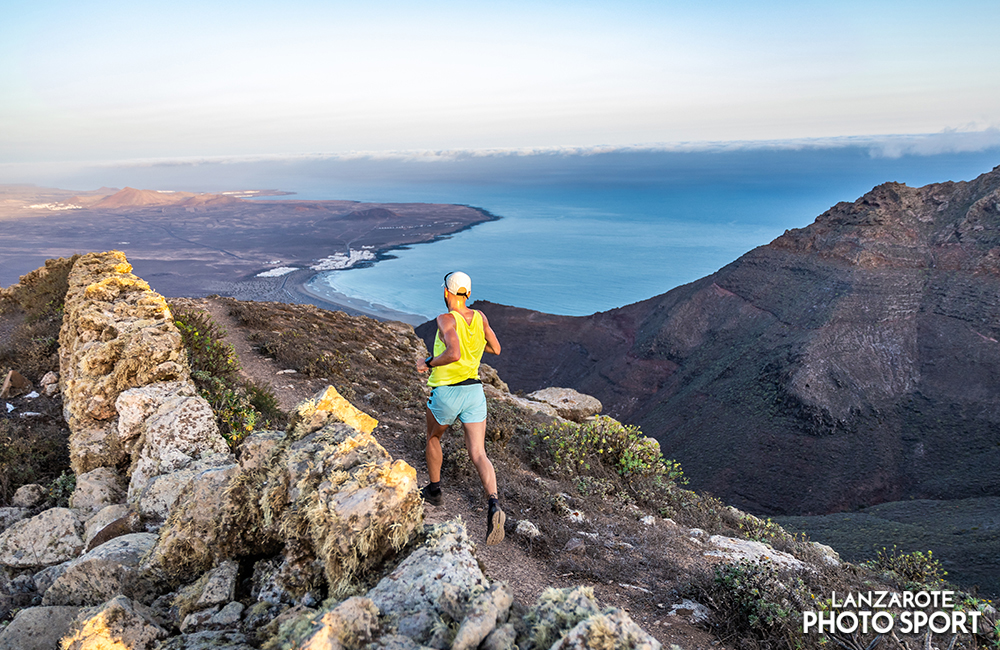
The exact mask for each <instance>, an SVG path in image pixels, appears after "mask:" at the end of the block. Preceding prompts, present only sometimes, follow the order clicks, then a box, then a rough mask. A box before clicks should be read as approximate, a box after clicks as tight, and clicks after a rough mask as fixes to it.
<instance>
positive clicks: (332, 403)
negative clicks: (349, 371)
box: [288, 386, 378, 440]
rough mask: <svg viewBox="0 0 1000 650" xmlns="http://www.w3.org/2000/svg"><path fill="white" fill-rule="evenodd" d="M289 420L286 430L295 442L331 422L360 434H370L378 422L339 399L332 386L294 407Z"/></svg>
mask: <svg viewBox="0 0 1000 650" xmlns="http://www.w3.org/2000/svg"><path fill="white" fill-rule="evenodd" d="M290 420H291V421H290V422H289V425H288V430H289V432H291V435H292V437H293V439H296V440H298V439H300V438H302V437H304V436H306V435H308V434H310V433H313V432H314V431H318V430H320V429H322V428H323V427H324V426H326V425H327V424H331V423H333V422H343V423H344V424H347V425H348V426H350V427H352V428H354V429H356V430H357V431H360V432H362V433H371V432H372V430H373V429H374V428H375V427H376V426H378V420H376V419H375V418H373V417H372V416H370V415H368V414H367V413H365V412H364V411H361V410H359V409H357V408H356V407H355V406H354V405H353V404H351V403H350V402H348V401H347V400H346V399H344V398H343V397H341V395H340V393H338V392H337V389H336V388H334V387H333V386H327V387H326V388H324V389H323V390H321V391H319V392H318V393H316V394H315V395H313V397H312V398H311V399H308V400H306V401H304V402H302V403H300V404H299V405H298V406H296V407H295V411H293V412H292V415H291V418H290Z"/></svg>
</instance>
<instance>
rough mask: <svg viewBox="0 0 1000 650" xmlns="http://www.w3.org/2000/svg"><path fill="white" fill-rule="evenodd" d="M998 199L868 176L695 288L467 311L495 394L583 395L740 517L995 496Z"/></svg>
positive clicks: (997, 179)
mask: <svg viewBox="0 0 1000 650" xmlns="http://www.w3.org/2000/svg"><path fill="white" fill-rule="evenodd" d="M998 188H1000V170H998V169H995V170H993V171H992V172H989V173H987V174H984V175H982V176H980V177H979V178H977V179H975V180H973V181H970V182H960V183H940V184H934V185H928V186H926V187H922V188H911V187H907V186H905V185H901V184H897V183H886V184H884V185H880V186H878V187H876V188H875V189H873V190H872V191H871V192H869V193H868V194H866V195H865V196H863V197H861V198H859V199H858V200H856V201H854V202H852V203H846V202H845V203H839V204H837V205H836V206H834V207H833V208H831V209H830V210H828V211H827V212H825V213H824V214H822V215H820V216H819V217H818V218H817V219H816V221H815V223H813V224H812V225H810V226H808V227H806V228H802V229H796V230H790V231H787V232H786V233H785V234H784V235H782V236H780V237H778V238H777V239H775V240H774V241H773V242H771V243H770V244H768V245H766V246H761V247H759V248H757V249H754V250H753V251H751V252H749V253H747V254H746V255H744V256H743V257H741V258H740V259H738V260H736V261H734V262H733V263H731V264H729V265H727V266H726V267H724V268H722V269H720V270H719V271H718V272H716V273H714V274H712V275H710V276H708V277H705V278H703V279H701V280H698V281H696V282H693V283H691V284H688V285H684V286H681V287H678V288H676V289H674V290H672V291H670V292H668V293H666V294H663V295H661V296H656V297H654V298H650V299H648V300H645V301H642V302H639V303H635V304H632V305H627V306H625V307H621V308H619V309H613V310H610V311H607V312H601V313H598V314H594V315H592V316H587V317H563V316H552V315H548V314H543V313H538V312H532V311H528V310H523V309H518V308H515V307H509V306H504V305H496V304H491V303H488V302H484V301H479V302H477V303H476V304H477V306H478V307H479V308H480V309H482V310H483V311H484V312H485V313H486V314H487V315H488V316H489V318H490V322H491V324H492V325H493V327H494V328H495V329H496V330H497V331H498V332H502V336H503V341H504V345H505V351H509V353H508V354H505V355H503V356H502V357H500V358H498V359H497V360H496V365H497V368H498V370H499V371H500V373H501V374H502V376H503V377H504V378H505V380H506V381H508V382H509V384H510V386H511V388H512V389H515V390H523V391H531V390H536V389H537V388H539V387H541V386H544V385H563V386H570V387H573V388H576V389H578V390H580V391H582V392H585V393H588V394H592V395H594V396H596V397H598V398H599V399H600V400H601V401H602V403H603V404H604V405H605V409H606V412H608V413H609V414H611V415H612V416H614V417H616V418H619V419H621V420H623V421H625V422H630V423H634V424H637V425H639V426H641V427H642V429H643V431H644V432H646V433H647V434H648V435H651V436H653V437H655V438H656V439H658V440H659V441H660V444H661V445H662V448H663V452H664V454H665V455H667V456H668V457H672V458H676V459H677V460H678V461H679V462H680V463H681V465H682V466H683V467H684V470H685V473H686V474H687V475H688V476H689V477H690V479H691V482H692V485H693V486H695V487H696V488H698V489H701V490H707V491H709V492H710V493H712V494H715V495H717V496H719V497H721V498H722V499H724V500H726V501H727V502H731V503H734V504H735V505H737V506H738V507H741V508H745V509H746V510H748V511H751V512H755V513H758V514H771V515H776V514H784V515H806V514H823V513H831V512H840V511H850V510H853V509H856V508H860V507H863V506H868V505H874V504H878V503H883V502H889V501H898V500H903V499H911V498H915V499H937V500H941V499H946V500H947V499H962V498H972V497H984V496H997V495H1000V426H998V425H1000V344H998V343H997V341H998V339H1000V297H998V296H1000V191H998ZM418 333H419V334H421V336H424V337H425V339H426V338H427V337H429V336H432V335H433V334H432V332H431V331H430V328H429V327H428V326H422V327H421V328H418Z"/></svg>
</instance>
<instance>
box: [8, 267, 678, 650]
mask: <svg viewBox="0 0 1000 650" xmlns="http://www.w3.org/2000/svg"><path fill="white" fill-rule="evenodd" d="M130 271H131V267H130V265H129V264H128V262H127V260H126V259H125V258H124V256H123V255H122V254H120V253H117V252H110V253H101V254H90V255H84V256H83V257H81V258H80V259H79V261H78V262H77V264H75V265H74V267H73V270H72V272H71V274H70V290H69V292H68V294H67V297H66V308H65V316H64V321H63V330H62V333H61V336H60V356H59V360H60V373H59V375H60V387H61V389H62V395H63V400H64V401H63V404H64V412H65V416H66V419H67V421H68V422H69V425H70V430H71V437H70V448H71V457H72V464H73V469H74V471H75V472H76V474H77V477H76V478H77V482H76V490H75V492H74V493H73V495H72V498H71V501H70V507H69V508H49V509H45V510H42V511H40V512H37V514H33V515H32V509H31V508H32V507H33V506H34V505H35V503H38V502H39V499H38V498H35V499H34V500H33V499H32V496H31V495H32V494H33V492H32V490H33V489H34V490H35V491H38V489H39V487H38V486H25V488H23V489H22V490H21V491H19V493H18V498H17V499H15V503H16V504H20V506H15V508H13V509H18V508H20V510H21V512H20V513H18V514H20V518H18V517H10V518H8V519H7V528H6V530H4V531H3V532H2V533H0V565H2V566H3V567H4V569H5V571H10V572H17V573H18V574H19V575H18V577H17V578H16V580H13V581H12V582H11V584H13V583H17V584H18V585H20V586H19V587H18V588H17V589H13V588H8V587H5V588H4V589H3V591H4V592H5V593H6V594H20V596H18V597H17V598H16V602H17V603H18V604H19V606H22V607H24V606H25V605H31V604H34V605H35V606H27V607H24V608H23V609H21V610H20V611H19V613H18V614H17V616H16V617H15V618H14V620H13V621H12V622H11V623H10V624H9V625H8V626H7V627H6V628H5V629H4V630H3V631H2V632H0V648H35V647H38V648H42V647H45V648H50V647H55V646H56V645H59V647H61V648H64V649H66V650H68V649H71V648H72V649H83V648H99V647H128V648H132V649H136V650H139V649H147V648H148V649H153V648H163V649H167V648H188V649H193V648H208V647H212V648H231V649H233V650H238V649H242V648H251V647H259V646H260V645H261V644H264V646H265V647H269V648H319V647H324V648H328V647H329V648H360V647H368V648H372V649H374V648H426V647H430V648H439V649H440V648H449V647H450V648H463V649H466V648H513V647H515V644H516V645H517V646H518V647H522V648H531V647H550V646H551V647H558V648H586V647H598V646H599V647H620V648H659V647H660V643H659V642H658V641H656V639H655V638H653V637H652V636H650V635H648V634H647V633H646V632H644V631H643V630H642V629H641V628H639V626H637V625H636V624H635V623H634V622H633V621H632V619H631V618H630V617H629V615H628V614H627V613H626V612H625V611H623V610H620V609H615V608H610V609H609V608H604V607H602V606H600V605H599V604H598V603H597V601H596V599H595V597H594V594H593V591H592V590H590V589H589V588H586V587H577V588H570V589H563V590H555V589H554V590H549V591H546V592H545V593H544V594H543V596H542V598H541V599H540V600H539V602H538V603H537V604H535V606H534V607H532V608H525V607H524V606H523V605H519V606H518V607H514V600H513V597H512V594H511V592H510V590H509V589H508V587H507V586H506V585H505V584H504V583H502V582H497V581H495V580H490V579H489V578H488V577H487V576H486V575H485V574H484V573H483V571H482V567H481V566H480V564H479V563H478V561H477V560H476V556H475V545H474V544H473V543H472V542H471V541H470V540H469V538H468V535H467V533H466V531H465V526H464V525H463V524H462V522H461V521H460V520H454V521H446V522H442V523H439V524H435V525H431V526H426V527H425V526H424V525H423V523H422V522H423V519H424V512H423V504H422V502H421V500H420V498H419V491H418V488H417V482H416V472H415V471H414V469H413V468H412V467H411V466H410V465H408V464H407V463H405V462H404V461H402V460H394V459H392V458H391V456H390V455H389V453H388V452H387V451H386V449H385V448H384V447H383V446H382V445H381V444H380V443H379V442H378V440H376V438H375V437H374V436H373V435H372V430H373V429H374V428H375V426H376V425H377V421H376V420H374V419H373V418H371V417H370V416H369V415H367V414H365V413H364V412H362V411H360V410H358V409H357V408H355V407H354V406H353V405H351V404H350V403H349V402H347V400H345V399H343V397H341V396H340V395H339V394H338V393H337V391H336V390H335V389H334V388H333V387H328V388H326V389H324V390H323V391H321V392H320V393H318V394H317V395H315V396H314V398H313V399H311V400H307V401H305V402H303V403H302V404H300V405H299V406H298V407H297V408H296V409H295V411H294V413H293V414H292V418H291V423H290V424H289V426H288V428H287V430H285V431H255V432H253V433H252V434H251V435H250V436H248V437H247V438H246V439H245V440H244V441H243V443H242V444H241V445H240V446H239V447H238V449H237V453H235V454H234V453H231V452H230V450H229V447H228V445H227V444H226V442H225V440H224V439H223V438H222V437H221V435H220V434H219V431H218V429H217V427H216V425H215V422H214V419H213V418H212V417H211V409H210V407H209V406H208V404H207V403H205V402H204V399H203V398H201V397H200V396H199V395H197V393H196V391H195V390H194V388H193V385H192V384H191V381H190V373H189V370H188V368H187V365H186V359H185V353H184V350H183V348H182V346H181V345H180V337H179V336H178V335H177V332H176V329H175V328H174V326H173V323H172V319H171V315H170V310H169V308H168V307H167V306H166V304H165V302H164V301H163V299H162V297H160V296H159V295H158V294H156V293H155V292H153V291H151V290H150V289H149V287H148V285H147V284H146V283H144V282H143V281H142V280H140V279H139V278H136V277H135V276H134V275H132V274H131V272H130ZM485 380H486V381H487V382H489V390H490V392H491V394H492V395H494V396H495V397H496V398H499V399H505V400H508V401H509V402H510V403H511V404H518V405H519V404H532V403H534V404H537V405H538V409H540V410H543V411H544V410H554V409H555V408H556V407H552V406H546V405H544V403H542V402H535V401H534V400H527V399H525V398H519V397H517V396H512V395H510V394H509V393H508V392H507V391H506V390H505V386H504V384H503V382H502V381H501V380H500V379H499V377H496V376H495V374H494V376H493V377H489V376H487V377H485ZM570 397H571V394H567V393H562V394H560V398H559V401H560V405H559V408H566V403H567V402H568V400H569V399H570ZM584 397H585V396H579V398H580V401H582V402H586V401H587V400H586V399H583V398H584ZM583 408H584V410H583V411H579V409H578V411H577V415H578V417H585V416H586V415H585V414H591V413H593V412H594V405H593V404H590V405H589V410H587V408H588V407H587V406H584V407H583ZM598 408H599V407H598ZM538 409H536V410H538ZM550 417H558V416H550ZM22 495H23V496H22ZM35 496H36V497H38V496H39V495H35ZM261 558H263V559H261ZM388 559H391V560H392V562H391V564H390V565H388V568H383V562H384V561H386V560H388ZM393 566H394V567H395V568H392V567H393ZM380 571H385V572H386V575H385V577H383V578H382V579H381V580H377V581H374V582H375V584H374V586H372V587H371V588H363V587H361V585H363V584H365V580H371V576H373V575H374V576H377V575H378V574H379V572H380ZM241 576H246V577H243V578H241ZM2 577H3V579H4V583H5V584H7V583H8V581H10V578H8V575H7V573H3V574H2ZM241 579H243V580H246V579H249V581H250V582H251V583H252V590H251V597H250V598H249V599H244V600H245V601H248V602H249V604H248V602H243V601H240V600H238V599H236V591H237V585H238V584H239V583H240V580H241ZM359 590H360V594H359ZM351 594H355V595H351ZM323 596H327V597H328V600H325V601H323V602H320V601H321V600H322V597H323ZM348 596H350V597H348ZM6 598H7V599H8V602H11V603H14V601H13V600H11V599H12V598H13V596H6ZM345 598H346V599H345ZM609 640H613V641H610V642H611V643H612V645H611V646H606V644H607V643H608V642H609ZM595 644H597V645H595Z"/></svg>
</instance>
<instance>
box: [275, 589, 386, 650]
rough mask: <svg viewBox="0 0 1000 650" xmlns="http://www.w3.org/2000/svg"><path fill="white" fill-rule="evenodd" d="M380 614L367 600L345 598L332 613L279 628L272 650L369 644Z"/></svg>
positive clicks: (331, 648) (332, 649) (330, 649)
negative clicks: (275, 649) (276, 649)
mask: <svg viewBox="0 0 1000 650" xmlns="http://www.w3.org/2000/svg"><path fill="white" fill-rule="evenodd" d="M378 617H379V611H378V608H377V607H375V604H374V603H372V601H371V600H370V599H368V598H362V597H358V596H355V597H353V598H348V599H347V600H345V601H344V602H342V603H340V604H339V605H337V606H336V607H334V608H333V609H331V610H329V611H326V612H317V613H315V614H312V615H307V616H302V617H300V618H297V619H294V620H292V621H289V622H288V623H286V624H284V625H282V626H281V632H280V633H279V635H278V638H277V639H276V640H275V641H274V642H272V647H273V648H280V649H281V650H311V649H313V648H316V649H318V648H324V650H348V649H352V648H360V647H362V646H364V645H365V644H366V643H368V642H369V641H371V640H372V637H373V636H374V635H375V633H376V632H377V630H378V627H379V621H378Z"/></svg>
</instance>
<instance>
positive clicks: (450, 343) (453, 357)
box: [433, 314, 462, 368]
mask: <svg viewBox="0 0 1000 650" xmlns="http://www.w3.org/2000/svg"><path fill="white" fill-rule="evenodd" d="M437 326H438V332H440V333H441V340H442V341H444V345H445V348H444V352H442V353H441V354H439V355H438V356H436V357H434V359H433V362H434V367H435V368H436V367H437V366H443V365H446V364H449V363H454V362H456V361H458V360H459V359H461V358H462V343H461V342H460V341H459V340H458V330H457V329H456V328H455V317H454V316H452V315H451V314H441V315H440V316H438V317H437Z"/></svg>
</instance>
